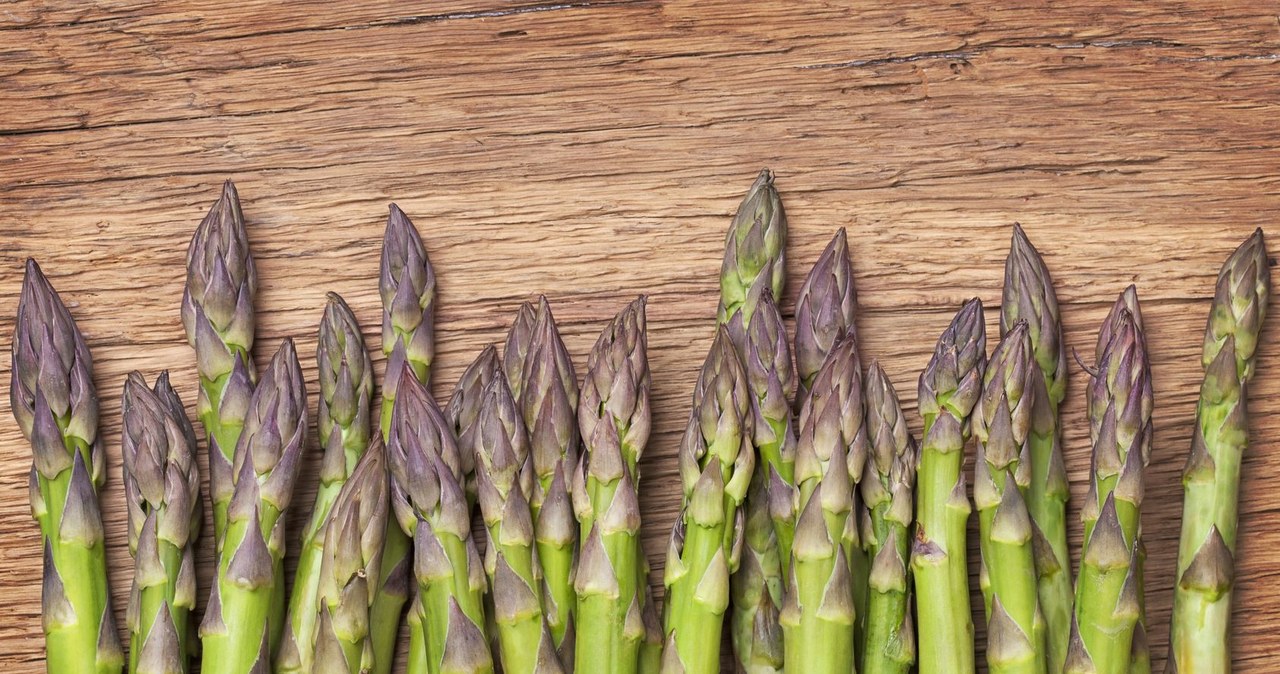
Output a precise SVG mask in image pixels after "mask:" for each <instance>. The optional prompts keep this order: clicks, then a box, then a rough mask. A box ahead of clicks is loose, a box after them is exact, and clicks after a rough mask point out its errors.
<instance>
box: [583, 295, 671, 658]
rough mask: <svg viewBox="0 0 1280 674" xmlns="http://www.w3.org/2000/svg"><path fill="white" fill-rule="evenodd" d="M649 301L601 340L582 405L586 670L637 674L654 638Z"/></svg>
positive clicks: (590, 360)
mask: <svg viewBox="0 0 1280 674" xmlns="http://www.w3.org/2000/svg"><path fill="white" fill-rule="evenodd" d="M644 306H645V301H644V298H640V299H637V300H636V301H634V302H632V303H631V304H629V305H628V306H627V308H626V309H624V310H623V311H622V312H621V313H619V314H618V316H617V317H615V318H614V319H613V321H612V322H611V323H610V324H609V326H608V327H607V328H605V330H604V332H602V333H601V334H600V337H599V339H597V340H596V343H595V346H594V347H592V349H591V353H590V355H589V356H588V357H587V374H586V378H585V379H584V380H583V383H582V397H581V402H580V404H579V406H578V427H579V430H580V432H581V434H582V438H583V441H584V446H585V452H584V453H583V455H582V459H581V461H580V463H579V465H578V468H577V470H576V471H575V472H574V481H573V493H574V497H573V503H574V510H575V513H576V515H577V518H578V523H579V524H580V526H581V529H580V531H581V534H580V535H581V539H580V541H581V550H582V553H581V558H580V560H579V564H578V570H577V575H576V577H575V580H574V591H575V592H576V593H577V595H578V605H577V613H576V615H575V620H576V621H577V623H578V625H579V629H578V632H579V633H578V638H577V651H576V655H575V658H574V660H575V666H576V668H577V669H578V670H579V671H582V672H599V673H600V674H610V673H614V674H635V673H636V672H637V671H638V668H639V666H640V648H641V644H642V643H644V641H645V637H646V627H645V622H644V619H643V613H644V607H645V605H646V604H647V603H651V602H652V600H651V599H650V598H649V597H648V596H647V593H646V589H647V587H648V585H647V584H648V578H647V573H646V565H645V563H644V550H643V549H641V547H640V537H639V536H640V500H639V497H640V494H639V481H640V474H639V470H638V467H637V466H638V463H639V461H640V456H641V455H642V454H643V452H644V447H645V444H646V443H647V442H648V440H649V359H648V353H647V344H648V338H647V335H646V333H645V313H644Z"/></svg>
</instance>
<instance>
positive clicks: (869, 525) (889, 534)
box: [859, 362, 917, 674]
mask: <svg viewBox="0 0 1280 674" xmlns="http://www.w3.org/2000/svg"><path fill="white" fill-rule="evenodd" d="M866 389H867V390H866V394H867V396H866V397H867V420H866V423H867V438H868V445H869V447H870V450H871V451H870V459H871V460H869V461H867V462H866V470H865V471H864V472H863V474H862V481H861V482H860V483H859V489H860V491H861V493H862V502H863V503H864V504H865V505H866V508H867V515H868V517H867V519H866V520H865V521H864V522H863V526H864V533H863V535H862V545H863V547H864V548H865V549H866V551H867V556H868V557H870V558H871V559H872V565H871V596H870V598H869V600H868V609H867V632H866V638H865V641H864V643H863V644H862V650H863V653H864V655H863V662H864V666H863V670H862V671H863V674H906V673H907V672H908V671H910V669H911V665H912V664H913V663H914V662H915V655H916V652H915V645H916V642H915V626H914V625H912V623H911V610H910V598H909V596H908V585H907V564H908V563H909V561H910V557H909V555H910V551H911V534H910V533H909V532H910V527H911V522H912V520H913V517H912V490H913V489H914V487H915V481H916V460H917V456H916V443H915V440H914V439H912V437H911V433H910V432H909V431H908V430H907V420H906V418H905V417H904V416H903V414H902V408H901V407H900V406H899V403H898V394H897V392H895V391H894V390H893V384H891V383H890V382H889V378H888V377H887V376H886V375H885V373H884V370H882V369H881V368H880V365H879V364H878V363H875V362H872V363H871V367H870V368H869V369H868V370H867V384H866Z"/></svg>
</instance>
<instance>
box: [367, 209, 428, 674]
mask: <svg viewBox="0 0 1280 674" xmlns="http://www.w3.org/2000/svg"><path fill="white" fill-rule="evenodd" d="M378 290H379V293H380V294H381V295H382V353H383V354H384V355H385V356H386V357H387V371H386V373H385V374H384V375H383V379H382V414H381V421H380V424H379V428H380V429H381V430H382V439H383V440H384V441H386V440H388V439H389V438H388V434H389V432H390V428H391V413H392V410H393V409H394V406H395V400H396V389H397V388H398V386H399V383H400V382H401V380H402V376H401V375H402V372H404V371H406V370H407V371H409V372H410V373H412V375H413V377H414V378H416V379H417V380H418V381H419V382H422V383H424V384H426V383H427V382H429V381H430V377H431V361H432V360H433V358H434V357H435V296H436V275H435V271H434V270H432V268H431V261H430V260H428V259H427V251H426V248H425V247H423V245H422V237H420V236H419V235H418V230H417V228H415V227H414V226H413V222H411V221H410V220H409V216H407V215H405V214H404V211H402V210H400V207H399V206H396V205H395V204H391V213H390V215H388V216H387V229H386V232H385V233H384V234H383V238H382V262H381V265H380V269H379V278H378ZM409 552H410V543H409V537H408V536H406V535H405V534H404V532H403V531H401V530H400V527H399V526H397V525H396V523H395V521H394V520H393V519H391V518H389V519H388V522H387V530H386V533H385V535H384V537H383V544H382V568H381V569H379V570H378V590H377V593H376V594H375V595H374V598H373V607H372V608H371V609H370V618H369V620H370V625H371V631H372V633H373V652H374V660H373V662H374V674H390V673H391V666H392V664H393V663H394V659H395V652H396V637H397V636H398V634H399V629H400V617H401V615H402V614H403V613H404V605H405V602H406V601H408V599H409V596H410V595H411V593H412V591H413V585H412V582H411V580H410V577H409V574H410V566H411V565H412V563H413V560H412V559H411V558H410V556H409ZM413 621H414V618H413V617H412V616H411V617H410V623H412V622H413ZM410 655H411V657H412V655H413V654H412V653H411V654H410Z"/></svg>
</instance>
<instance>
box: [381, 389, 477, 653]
mask: <svg viewBox="0 0 1280 674" xmlns="http://www.w3.org/2000/svg"><path fill="white" fill-rule="evenodd" d="M397 388H398V393H399V397H398V398H397V401H396V406H395V412H394V414H393V415H392V430H391V436H390V440H388V442H387V456H388V462H389V465H390V467H391V475H392V478H393V480H394V482H393V484H392V489H391V505H392V507H393V508H394V509H395V517H396V521H397V523H398V524H399V526H400V528H401V529H402V530H403V531H404V532H405V534H406V535H408V536H410V537H411V538H412V541H413V561H414V563H413V573H414V576H415V577H416V579H417V584H418V601H417V603H416V604H415V608H416V609H417V610H418V616H417V619H418V622H419V625H420V630H419V631H416V632H415V633H414V634H413V636H412V638H411V640H410V644H411V645H410V648H411V649H414V650H415V651H417V650H419V649H421V650H420V651H419V652H421V653H422V654H423V655H424V656H425V657H421V658H417V659H415V660H411V668H410V670H409V674H421V672H427V673H429V674H462V673H464V672H465V673H476V674H480V673H485V672H490V673H491V672H493V660H492V657H491V656H490V654H489V645H488V641H487V639H486V637H485V633H484V624H485V618H484V592H485V588H486V583H485V577H484V568H483V566H482V564H481V561H480V554H479V552H478V551H477V550H476V545H475V541H474V540H473V539H472V537H471V516H470V512H469V509H468V507H467V500H466V496H465V495H464V493H463V487H462V468H461V458H460V456H459V452H458V446H457V442H456V440H455V439H454V437H453V431H452V430H450V428H449V425H448V421H446V420H445V418H444V413H443V412H441V411H440V408H439V407H438V406H436V403H435V400H433V399H432V398H431V394H430V393H429V392H428V391H427V389H426V387H425V386H424V385H423V384H421V383H420V382H419V381H418V380H417V378H416V377H415V376H414V375H413V374H412V373H410V372H408V371H406V372H404V374H403V375H402V377H401V379H400V382H399V385H398V387H397ZM375 657H376V653H375ZM415 665H417V666H419V668H420V671H419V670H415V669H414V666H415Z"/></svg>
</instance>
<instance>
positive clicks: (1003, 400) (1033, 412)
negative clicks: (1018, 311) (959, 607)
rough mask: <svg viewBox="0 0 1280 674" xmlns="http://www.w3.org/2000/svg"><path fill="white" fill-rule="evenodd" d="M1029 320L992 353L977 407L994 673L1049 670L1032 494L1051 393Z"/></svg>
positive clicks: (976, 494) (976, 491)
mask: <svg viewBox="0 0 1280 674" xmlns="http://www.w3.org/2000/svg"><path fill="white" fill-rule="evenodd" d="M1043 381H1044V380H1043V378H1042V377H1041V375H1040V370H1039V368H1038V367H1037V366H1036V361H1035V355H1034V353H1033V351H1032V346H1031V339H1030V335H1029V328H1028V325H1027V322H1026V320H1024V319H1019V320H1018V321H1017V322H1016V323H1014V324H1013V325H1012V326H1011V327H1010V329H1009V331H1008V332H1007V333H1006V334H1005V336H1004V339H1002V340H1001V341H1000V344H999V345H998V346H996V350H995V352H994V353H992V354H991V361H990V363H988V365H987V370H986V374H985V375H984V377H983V390H982V396H981V397H980V398H979V399H978V405H977V407H976V408H975V410H974V414H973V432H974V435H976V436H977V437H978V457H977V459H976V460H975V461H974V483H973V499H974V502H975V503H976V504H977V506H978V529H979V532H980V535H981V541H980V546H979V547H980V548H981V550H982V575H981V579H982V595H983V598H984V599H985V602H986V613H987V665H988V667H990V669H991V672H992V674H1012V673H1015V672H1017V673H1026V674H1044V673H1045V672H1046V671H1047V664H1046V658H1045V654H1046V646H1045V624H1044V616H1043V614H1042V613H1041V611H1040V601H1039V598H1038V596H1037V593H1036V578H1037V576H1036V566H1035V553H1034V551H1033V538H1034V535H1033V530H1032V526H1033V525H1032V523H1031V515H1030V512H1029V511H1028V508H1027V502H1026V496H1027V494H1028V493H1029V491H1030V481H1031V437H1030V436H1031V435H1032V434H1033V433H1035V432H1036V431H1037V430H1039V429H1040V428H1042V427H1043V424H1044V422H1043V419H1042V417H1043V416H1044V413H1045V412H1046V406H1045V405H1043V404H1040V405H1038V406H1037V399H1036V396H1039V395H1045V393H1044V386H1043Z"/></svg>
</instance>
